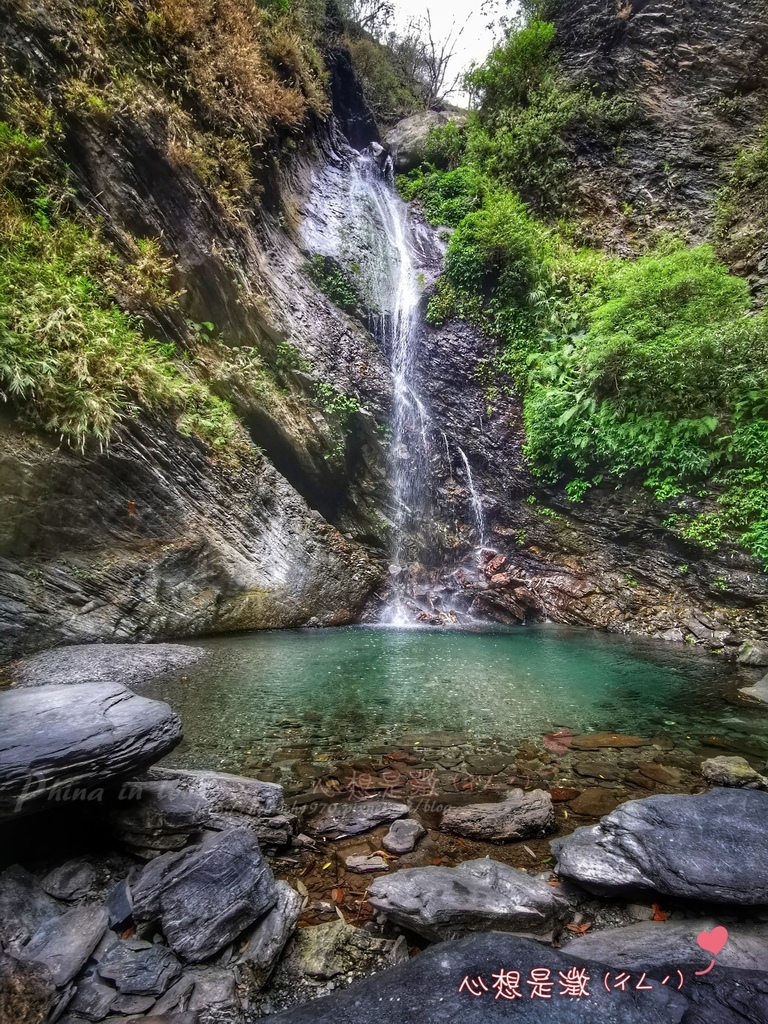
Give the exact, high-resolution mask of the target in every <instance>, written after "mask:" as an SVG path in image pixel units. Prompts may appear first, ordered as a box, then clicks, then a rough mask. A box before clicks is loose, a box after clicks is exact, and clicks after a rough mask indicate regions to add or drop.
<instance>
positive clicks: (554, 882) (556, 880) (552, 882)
mask: <svg viewBox="0 0 768 1024" xmlns="http://www.w3.org/2000/svg"><path fill="white" fill-rule="evenodd" d="M547 884H548V885H555V886H557V885H560V879H559V878H548V879H547Z"/></svg>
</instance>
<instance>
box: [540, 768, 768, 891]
mask: <svg viewBox="0 0 768 1024" xmlns="http://www.w3.org/2000/svg"><path fill="white" fill-rule="evenodd" d="M767 817H768V793H763V792H761V791H759V790H756V789H721V788H717V789H711V790H709V792H707V793H704V794H702V795H701V796H652V797H648V798H647V799H645V800H631V801H629V802H628V803H625V804H622V805H621V807H618V808H617V809H616V810H615V811H612V812H611V813H610V814H609V815H607V817H605V818H603V819H602V821H600V822H599V823H598V824H597V825H593V826H591V827H585V828H579V829H577V830H576V831H575V832H574V833H573V834H572V835H570V836H567V837H566V838H565V839H558V840H555V841H553V843H552V849H553V851H554V852H555V854H556V856H557V860H558V865H557V870H558V873H559V874H560V875H562V876H563V877H564V878H568V879H570V880H572V881H574V882H577V883H578V884H579V885H581V886H583V887H584V888H585V889H587V890H589V891H590V892H593V893H597V894H598V895H605V896H629V895H633V894H636V893H639V892H646V893H663V894H665V895H668V896H675V897H680V898H687V899H697V900H702V901H706V902H708V903H734V904H742V905H746V906H759V905H763V904H766V903H768V834H766V831H765V827H764V822H765V820H766V818H767Z"/></svg>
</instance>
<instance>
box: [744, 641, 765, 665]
mask: <svg viewBox="0 0 768 1024" xmlns="http://www.w3.org/2000/svg"><path fill="white" fill-rule="evenodd" d="M738 661H739V664H741V665H760V666H764V665H768V641H765V640H746V641H745V642H744V643H743V644H742V645H741V647H740V648H739V654H738Z"/></svg>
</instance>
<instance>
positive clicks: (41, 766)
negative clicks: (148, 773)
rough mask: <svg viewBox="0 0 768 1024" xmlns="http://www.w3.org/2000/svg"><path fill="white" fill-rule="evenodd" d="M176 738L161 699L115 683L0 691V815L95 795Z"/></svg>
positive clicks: (177, 728)
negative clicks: (136, 692) (144, 695)
mask: <svg viewBox="0 0 768 1024" xmlns="http://www.w3.org/2000/svg"><path fill="white" fill-rule="evenodd" d="M180 740H181V722H180V720H179V717H178V715H175V714H174V713H173V711H171V709H170V708H169V707H168V705H167V704H164V703H162V702H161V701H156V700H147V699H146V698H145V697H138V696H137V695H136V694H135V693H131V691H130V690H126V689H125V687H124V686H121V685H120V684H119V683H77V684H73V685H72V686H46V687H38V688H30V689H23V690H8V691H5V692H4V693H0V819H2V818H3V817H10V816H11V815H13V814H14V813H20V812H26V811H30V810H39V809H40V808H43V807H45V806H50V807H56V806H60V804H59V803H58V802H57V801H58V800H60V799H63V797H65V796H66V797H68V799H69V800H70V801H74V800H75V799H77V800H81V801H82V800H84V799H88V798H90V799H92V800H100V799H101V796H102V795H103V794H102V793H101V790H100V789H99V788H98V786H99V784H100V783H102V782H107V781H112V780H114V779H118V778H121V777H124V776H126V775H128V774H131V773H133V772H136V771H140V770H142V769H143V768H146V767H147V766H148V765H150V764H152V762H153V761H157V760H159V759H160V758H161V757H163V756H164V755H165V754H167V753H169V752H170V751H171V750H173V748H174V747H175V746H176V744H177V743H178V742H179V741H180ZM78 793H79V794H80V795H77V794H78Z"/></svg>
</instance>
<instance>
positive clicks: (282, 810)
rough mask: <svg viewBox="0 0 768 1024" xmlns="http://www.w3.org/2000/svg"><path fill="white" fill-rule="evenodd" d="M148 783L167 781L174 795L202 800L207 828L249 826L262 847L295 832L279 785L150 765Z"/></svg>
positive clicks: (295, 821)
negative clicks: (205, 812) (205, 810)
mask: <svg viewBox="0 0 768 1024" xmlns="http://www.w3.org/2000/svg"><path fill="white" fill-rule="evenodd" d="M148 776H149V778H150V780H151V781H152V783H153V784H154V783H158V784H159V783H164V782H165V783H168V785H169V787H170V789H171V790H172V791H173V792H174V793H176V794H177V795H186V796H187V797H188V798H189V799H190V800H195V801H202V802H203V803H204V805H205V807H206V809H207V824H208V827H209V828H212V829H218V830H220V831H223V830H225V829H228V828H249V829H250V830H251V831H252V832H253V833H254V835H255V836H256V838H257V839H258V840H259V843H260V844H261V845H262V846H285V845H286V844H288V843H289V842H290V841H291V839H292V838H293V836H294V835H295V834H296V833H297V832H298V819H297V818H296V815H294V814H291V813H290V811H289V810H288V808H287V807H286V804H285V798H284V794H283V787H282V786H278V785H276V784H275V783H274V782H262V781H261V779H250V778H246V777H245V776H242V775H229V774H227V773H225V772H207V771H188V770H183V769H180V768H152V769H151V770H150V771H149V772H148Z"/></svg>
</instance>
